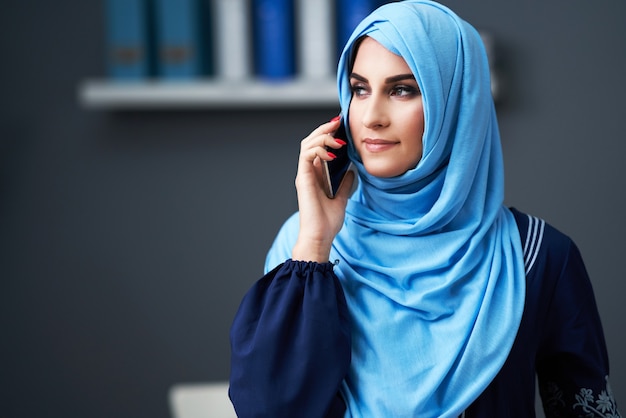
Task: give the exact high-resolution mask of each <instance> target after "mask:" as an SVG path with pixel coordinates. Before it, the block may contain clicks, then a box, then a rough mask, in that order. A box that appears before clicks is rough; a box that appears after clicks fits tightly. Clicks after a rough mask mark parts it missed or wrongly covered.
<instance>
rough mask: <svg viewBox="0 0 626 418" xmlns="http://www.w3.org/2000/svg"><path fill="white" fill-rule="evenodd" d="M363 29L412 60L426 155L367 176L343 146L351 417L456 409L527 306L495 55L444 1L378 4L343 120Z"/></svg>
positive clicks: (343, 81)
mask: <svg viewBox="0 0 626 418" xmlns="http://www.w3.org/2000/svg"><path fill="white" fill-rule="evenodd" d="M363 36H369V37H372V38H374V39H375V40H376V41H378V42H379V43H380V44H382V45H383V46H384V47H385V48H387V49H388V50H389V51H391V52H393V53H394V54H397V55H400V56H401V57H403V58H404V60H405V61H406V62H407V64H408V65H409V67H410V68H411V71H412V72H413V74H414V75H415V77H416V80H417V82H418V84H419V86H420V89H421V91H422V95H423V97H422V99H423V104H424V116H425V131H424V135H423V156H422V159H421V160H420V162H419V163H418V164H417V166H416V167H415V168H414V169H411V170H409V171H407V172H406V173H405V174H403V175H400V176H398V177H394V178H377V177H374V176H372V175H370V174H369V173H368V172H367V171H366V170H365V168H364V166H363V164H362V163H361V161H360V158H359V156H358V155H357V154H356V152H355V149H354V147H353V145H352V144H351V143H350V145H349V146H350V154H351V159H352V160H353V163H354V165H355V167H356V169H357V171H358V177H359V180H360V181H359V186H358V187H357V190H356V191H355V193H354V194H353V196H352V197H351V199H350V201H349V202H348V207H347V209H346V217H345V223H344V226H343V228H342V230H341V231H340V232H339V234H338V235H337V237H336V239H335V241H334V244H333V248H332V251H331V259H332V260H335V259H336V260H339V263H338V264H337V266H336V267H335V272H336V274H337V276H338V277H339V279H340V281H341V283H342V286H343V289H344V292H345V295H346V299H347V302H348V306H349V310H350V314H351V319H352V326H353V335H352V363H351V368H350V372H349V374H348V376H347V377H346V378H345V380H344V383H343V385H342V395H343V397H344V400H345V401H346V404H347V407H348V411H347V413H346V416H351V417H400V416H402V417H404V416H406V417H409V416H410V417H420V418H424V417H426V418H428V417H457V416H458V415H460V414H461V413H462V412H463V411H464V410H465V408H467V407H468V406H469V405H470V404H471V403H472V401H474V400H475V399H476V398H477V397H478V396H479V395H480V394H481V393H482V392H483V391H484V389H485V388H486V387H487V385H488V384H489V383H490V382H491V380H492V379H493V378H494V377H495V375H496V374H497V373H498V371H499V370H500V368H501V367H502V365H503V364H504V362H505V360H506V358H507V356H508V353H509V351H510V349H511V347H512V345H513V341H514V339H515V336H516V333H517V329H518V327H519V323H520V320H521V316H522V311H523V307H524V295H525V275H524V267H523V262H522V250H521V243H520V238H519V232H518V230H517V226H516V224H515V221H514V218H513V216H512V214H511V213H510V212H509V210H508V209H506V208H505V207H504V206H503V200H504V171H503V161H502V153H501V148H500V137H499V131H498V125H497V120H496V115H495V110H494V105H493V100H492V97H491V91H490V75H489V67H488V63H487V57H486V54H485V51H484V47H483V45H482V42H481V39H480V36H479V34H478V33H477V32H476V30H475V29H474V28H472V27H471V26H470V25H469V24H468V23H466V22H465V21H463V20H462V19H460V18H459V17H458V16H457V15H455V14H454V13H453V12H452V11H451V10H449V9H448V8H446V7H444V6H442V5H440V4H438V3H434V2H431V1H426V0H409V1H402V2H394V3H389V4H387V5H384V6H382V7H380V8H379V9H377V10H376V11H374V12H373V13H372V14H371V15H370V16H368V17H367V18H365V20H364V21H363V22H361V24H360V25H359V26H358V27H357V28H356V29H355V31H354V33H353V34H352V36H351V37H350V39H349V40H348V42H347V45H346V47H345V49H344V51H343V53H342V55H341V59H340V62H339V67H338V88H339V98H340V102H341V108H342V114H343V117H344V118H345V119H346V120H349V118H350V113H349V105H350V100H351V97H352V93H351V90H350V84H349V73H350V67H351V60H352V59H353V55H354V52H355V51H354V50H353V48H354V45H355V42H356V41H357V40H358V39H359V38H361V37H363ZM297 223H298V220H297V217H292V218H291V219H290V220H289V221H288V222H287V223H286V224H285V226H284V228H283V229H282V231H281V233H280V234H279V236H278V238H277V240H276V242H275V243H274V246H273V248H272V250H271V251H270V254H269V255H268V258H267V267H268V268H271V267H273V266H275V265H276V264H277V263H279V262H281V261H284V259H285V258H289V256H290V250H291V247H292V245H293V242H294V241H295V237H296V236H297V232H298V224H297Z"/></svg>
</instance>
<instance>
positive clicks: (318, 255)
mask: <svg viewBox="0 0 626 418" xmlns="http://www.w3.org/2000/svg"><path fill="white" fill-rule="evenodd" d="M330 247H331V244H330V243H324V242H315V241H306V242H303V241H301V240H300V239H298V241H296V244H295V245H294V246H293V249H292V251H291V258H292V259H293V260H298V261H314V262H316V263H328V262H329V260H330Z"/></svg>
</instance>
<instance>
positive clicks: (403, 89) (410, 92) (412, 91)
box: [390, 84, 421, 97]
mask: <svg viewBox="0 0 626 418" xmlns="http://www.w3.org/2000/svg"><path fill="white" fill-rule="evenodd" d="M390 94H391V95H392V96H397V97H415V96H419V95H420V94H421V92H420V89H419V88H417V87H415V86H410V85H406V84H398V85H396V86H393V87H392V88H391V92H390Z"/></svg>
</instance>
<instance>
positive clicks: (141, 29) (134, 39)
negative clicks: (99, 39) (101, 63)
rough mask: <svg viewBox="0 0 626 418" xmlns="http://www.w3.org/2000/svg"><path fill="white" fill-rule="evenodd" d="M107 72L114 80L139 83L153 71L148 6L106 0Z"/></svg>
mask: <svg viewBox="0 0 626 418" xmlns="http://www.w3.org/2000/svg"><path fill="white" fill-rule="evenodd" d="M104 16H105V45H106V58H105V60H106V71H107V75H108V76H109V77H110V78H112V79H113V80H116V81H117V80H141V79H145V78H147V77H149V76H150V75H151V72H152V63H153V57H152V56H153V54H152V52H153V51H152V45H151V39H152V37H151V33H150V3H149V2H148V1H147V0H105V3H104Z"/></svg>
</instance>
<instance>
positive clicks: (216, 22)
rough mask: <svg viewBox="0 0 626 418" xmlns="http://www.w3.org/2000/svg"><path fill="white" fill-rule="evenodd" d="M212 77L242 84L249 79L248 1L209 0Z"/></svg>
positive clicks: (249, 11) (249, 20) (250, 59)
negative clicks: (212, 46)
mask: <svg viewBox="0 0 626 418" xmlns="http://www.w3.org/2000/svg"><path fill="white" fill-rule="evenodd" d="M210 2H211V16H212V19H211V24H212V26H213V32H212V33H213V41H214V61H215V77H216V78H219V79H224V80H246V79H248V78H250V77H251V76H252V58H251V57H252V48H251V45H250V44H251V39H252V34H251V30H250V27H251V23H252V21H251V10H250V8H251V7H250V0H210Z"/></svg>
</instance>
